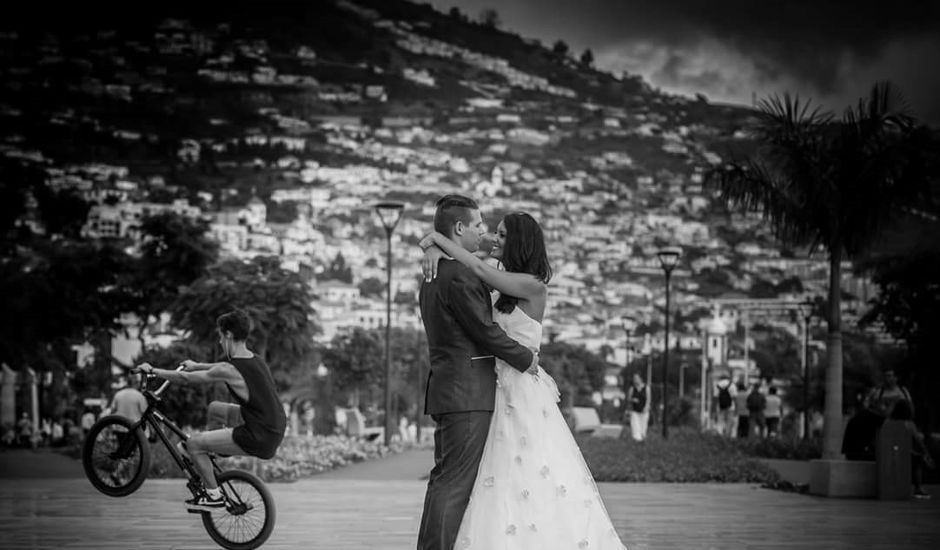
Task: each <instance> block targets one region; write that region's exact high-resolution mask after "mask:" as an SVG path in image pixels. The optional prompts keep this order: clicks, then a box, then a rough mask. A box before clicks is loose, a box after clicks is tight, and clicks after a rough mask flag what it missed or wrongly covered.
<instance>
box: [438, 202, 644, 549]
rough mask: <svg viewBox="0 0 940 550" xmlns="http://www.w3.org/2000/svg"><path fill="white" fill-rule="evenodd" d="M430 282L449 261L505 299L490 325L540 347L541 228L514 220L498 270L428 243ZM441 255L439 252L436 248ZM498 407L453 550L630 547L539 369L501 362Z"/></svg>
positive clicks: (528, 219)
mask: <svg viewBox="0 0 940 550" xmlns="http://www.w3.org/2000/svg"><path fill="white" fill-rule="evenodd" d="M432 243H433V245H436V246H437V249H435V247H434V246H431V248H429V249H428V252H427V253H426V254H425V257H424V259H423V261H422V269H423V270H424V273H425V277H426V278H428V277H434V276H435V275H436V271H437V262H438V260H439V259H440V258H441V257H442V256H443V255H444V254H446V255H447V256H450V257H452V258H453V259H455V260H457V261H459V262H460V263H462V264H464V265H466V266H467V267H469V268H470V269H472V270H473V271H474V273H476V275H477V276H479V277H480V278H481V279H482V280H483V281H484V282H485V283H486V284H487V285H489V286H490V287H491V288H494V289H495V290H497V291H498V297H497V298H496V300H495V302H494V305H493V307H494V312H493V319H494V320H495V321H496V322H497V323H498V324H499V325H500V327H502V328H503V330H504V331H506V334H508V335H509V337H510V338H513V339H514V340H516V341H518V342H519V343H520V344H522V345H524V346H527V347H530V348H532V349H538V347H539V345H540V343H541V340H542V318H543V316H544V314H545V304H546V298H547V294H548V287H547V283H548V281H549V279H550V278H551V268H550V266H549V263H548V256H547V254H546V251H545V239H544V237H543V235H542V229H541V227H539V224H538V222H536V221H535V219H534V218H533V217H532V216H530V215H529V214H526V213H524V212H517V213H513V214H509V215H507V216H506V217H505V218H503V220H502V221H501V222H500V223H499V226H498V227H497V230H496V242H495V244H494V246H493V250H492V252H491V253H490V254H491V256H492V257H494V258H496V259H498V260H499V261H500V263H501V264H502V266H503V267H504V270H500V269H497V268H495V267H493V266H491V265H489V264H487V263H486V262H485V261H483V260H481V259H480V258H478V257H476V256H475V255H474V254H472V253H470V252H467V251H466V250H464V249H463V248H461V247H460V246H459V245H457V244H456V243H454V242H453V241H451V240H450V239H448V238H447V237H445V236H444V235H442V234H440V233H432V234H430V235H429V236H427V237H425V239H424V240H423V241H422V243H421V245H422V248H426V247H428V246H430V245H431V244H432ZM438 249H439V250H438ZM496 375H497V391H496V404H495V408H494V411H493V417H492V420H491V423H490V428H489V434H488V435H487V439H486V444H485V447H484V449H483V458H482V460H481V461H480V468H479V470H478V472H477V478H476V481H475V482H474V486H473V491H472V493H471V496H470V503H469V504H468V505H467V509H466V512H465V513H464V516H463V521H462V523H461V524H460V531H459V533H458V535H457V544H456V546H455V549H456V550H475V549H480V550H512V549H527V548H531V549H554V548H559V549H561V548H572V549H590V550H594V549H618V550H619V549H624V548H625V547H624V545H623V543H621V542H620V538H619V537H618V535H617V531H616V530H615V529H614V527H613V525H612V524H611V521H610V517H609V516H608V515H607V510H606V508H605V507H604V503H603V502H602V501H601V498H600V494H599V493H598V491H597V485H596V484H595V483H594V478H593V477H592V476H591V472H590V470H588V467H587V465H586V464H585V462H584V458H583V457H582V456H581V451H580V449H579V448H578V446H577V443H575V440H574V437H573V436H572V435H571V431H570V429H569V428H568V424H567V423H566V422H565V419H564V417H562V414H561V411H560V410H559V408H558V400H559V394H558V388H557V386H556V385H555V381H554V380H553V379H552V377H551V376H549V375H548V373H546V372H545V371H544V370H542V369H541V367H540V368H539V369H538V374H537V375H535V376H533V375H532V374H528V373H524V372H520V371H518V370H516V369H514V368H512V367H511V366H509V365H507V364H506V363H504V362H503V361H501V360H499V359H497V361H496Z"/></svg>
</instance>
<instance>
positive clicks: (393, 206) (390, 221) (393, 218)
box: [375, 202, 405, 446]
mask: <svg viewBox="0 0 940 550" xmlns="http://www.w3.org/2000/svg"><path fill="white" fill-rule="evenodd" d="M404 208H405V205H404V204H402V203H400V202H380V203H378V204H376V205H375V211H376V212H377V213H378V215H379V218H380V219H381V220H382V226H383V227H385V240H386V242H387V243H388V248H387V249H386V250H387V252H386V263H385V275H386V286H385V445H386V446H388V445H389V444H390V443H391V442H392V348H391V339H392V233H393V232H394V231H395V226H396V225H398V221H399V220H400V219H401V213H402V210H404Z"/></svg>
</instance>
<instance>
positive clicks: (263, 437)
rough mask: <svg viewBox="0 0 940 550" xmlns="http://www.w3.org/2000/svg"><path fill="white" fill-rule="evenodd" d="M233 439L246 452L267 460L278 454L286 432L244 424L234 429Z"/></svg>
mask: <svg viewBox="0 0 940 550" xmlns="http://www.w3.org/2000/svg"><path fill="white" fill-rule="evenodd" d="M232 439H233V440H234V441H235V443H236V444H237V445H238V446H239V447H241V448H242V449H243V450H244V451H245V453H247V454H249V455H251V456H256V457H258V458H263V459H265V460H267V459H269V458H274V455H275V454H277V448H278V447H280V445H281V441H283V440H284V434H283V433H277V432H271V431H268V430H264V429H261V430H258V429H255V430H252V429H251V428H250V426H248V425H247V424H242V425H241V426H236V427H235V429H233V430H232Z"/></svg>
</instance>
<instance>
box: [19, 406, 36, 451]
mask: <svg viewBox="0 0 940 550" xmlns="http://www.w3.org/2000/svg"><path fill="white" fill-rule="evenodd" d="M16 437H17V440H18V442H19V444H20V446H22V447H32V446H33V423H32V422H31V421H30V420H29V414H27V413H23V414H22V415H20V419H19V421H18V422H17V423H16Z"/></svg>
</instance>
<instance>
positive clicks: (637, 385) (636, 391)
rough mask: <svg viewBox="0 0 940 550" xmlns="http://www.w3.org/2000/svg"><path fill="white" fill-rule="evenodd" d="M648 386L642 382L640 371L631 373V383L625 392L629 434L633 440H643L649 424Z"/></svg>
mask: <svg viewBox="0 0 940 550" xmlns="http://www.w3.org/2000/svg"><path fill="white" fill-rule="evenodd" d="M651 401H652V399H651V395H650V387H649V386H648V385H647V384H644V383H643V377H642V376H640V373H634V374H633V385H632V386H630V390H629V392H628V393H627V404H628V405H629V407H630V434H631V435H632V436H633V440H634V441H644V440H645V439H646V430H647V428H648V427H649V424H650V402H651Z"/></svg>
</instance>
